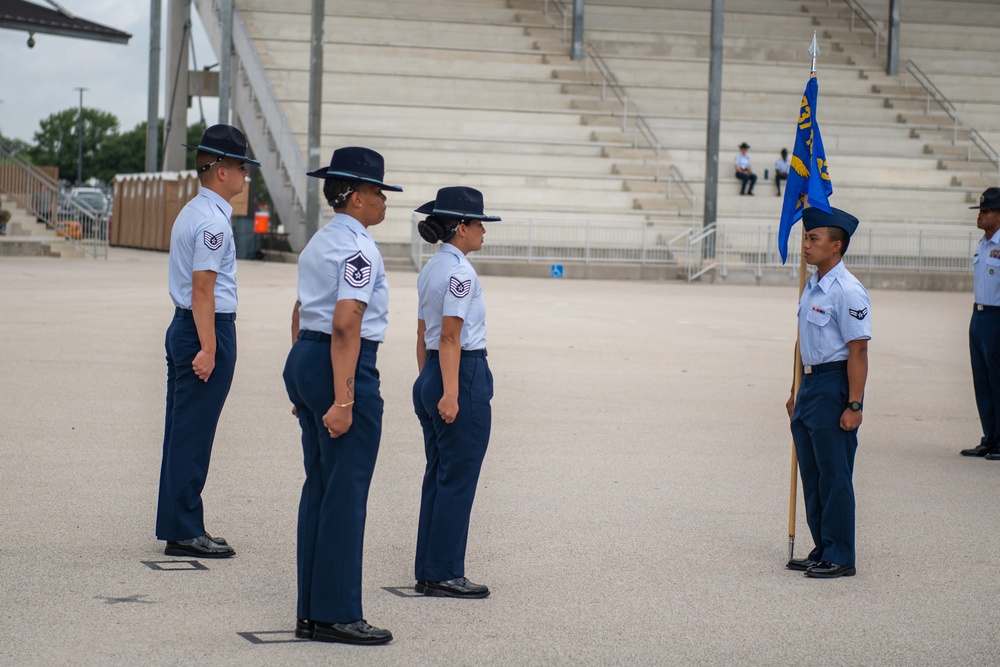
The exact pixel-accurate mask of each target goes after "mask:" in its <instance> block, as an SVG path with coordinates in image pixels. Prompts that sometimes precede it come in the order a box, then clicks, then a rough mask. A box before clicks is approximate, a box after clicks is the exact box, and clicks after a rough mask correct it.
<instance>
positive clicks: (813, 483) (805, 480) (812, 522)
mask: <svg viewBox="0 0 1000 667" xmlns="http://www.w3.org/2000/svg"><path fill="white" fill-rule="evenodd" d="M846 407H847V371H846V370H843V369H841V370H835V371H830V372H827V373H816V374H812V375H805V376H803V378H802V386H801V387H799V393H798V396H797V397H796V399H795V410H794V412H793V413H792V438H793V439H794V440H795V452H796V454H797V455H798V459H799V473H800V474H801V475H802V494H803V499H804V500H805V505H806V522H807V523H808V524H809V532H810V533H812V538H813V544H815V545H816V547H815V548H814V549H813V550H812V552H811V553H810V554H809V558H810V559H811V560H815V561H826V562H829V563H836V564H837V565H843V566H844V567H854V566H855V554H854V482H853V480H852V476H853V475H854V455H855V453H856V452H857V449H858V432H857V431H856V430H855V431H845V430H843V429H842V428H840V416H841V415H842V414H843V413H844V409H845V408H846Z"/></svg>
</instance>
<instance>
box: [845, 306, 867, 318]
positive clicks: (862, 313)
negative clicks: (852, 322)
mask: <svg viewBox="0 0 1000 667" xmlns="http://www.w3.org/2000/svg"><path fill="white" fill-rule="evenodd" d="M847 312H849V313H850V314H851V317H853V318H855V319H858V320H863V319H865V317H867V315H868V309H867V308H862V309H861V310H854V309H853V308H848V309H847Z"/></svg>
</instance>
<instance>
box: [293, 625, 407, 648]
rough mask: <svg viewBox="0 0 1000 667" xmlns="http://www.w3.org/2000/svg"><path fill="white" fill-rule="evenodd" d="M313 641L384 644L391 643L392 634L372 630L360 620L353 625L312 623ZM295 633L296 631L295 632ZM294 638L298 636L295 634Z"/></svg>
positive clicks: (376, 629)
mask: <svg viewBox="0 0 1000 667" xmlns="http://www.w3.org/2000/svg"><path fill="white" fill-rule="evenodd" d="M313 625H314V626H315V627H314V628H313V635H312V638H313V641H317V642H340V643H342V644H385V643H386V642H390V641H392V633H391V632H389V631H388V630H383V629H382V628H373V627H372V626H370V625H368V621H366V620H364V619H361V620H360V621H354V622H353V623H320V622H319V621H315V622H314V623H313ZM296 632H297V631H296ZM296 636H298V635H297V634H296Z"/></svg>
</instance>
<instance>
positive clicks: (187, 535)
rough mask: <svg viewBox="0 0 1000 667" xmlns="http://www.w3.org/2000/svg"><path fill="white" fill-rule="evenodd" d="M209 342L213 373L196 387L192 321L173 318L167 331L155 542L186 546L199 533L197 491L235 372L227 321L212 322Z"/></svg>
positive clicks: (231, 332) (232, 328) (201, 521)
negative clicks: (213, 342)
mask: <svg viewBox="0 0 1000 667" xmlns="http://www.w3.org/2000/svg"><path fill="white" fill-rule="evenodd" d="M215 340H216V349H215V368H214V370H213V371H212V374H211V375H210V376H209V378H208V382H202V381H201V380H199V379H198V376H197V375H195V374H194V369H193V368H192V367H191V363H192V362H193V361H194V358H195V355H197V354H198V352H199V350H201V342H200V341H199V339H198V329H197V328H196V327H195V324H194V320H193V319H191V318H184V317H181V316H175V317H174V319H173V321H172V322H171V323H170V326H169V327H168V328H167V335H166V340H165V343H164V345H165V347H166V352H167V410H166V418H165V420H164V428H163V460H162V463H161V465H160V493H159V501H158V503H157V510H156V537H157V538H158V539H161V540H188V539H191V538H192V537H198V536H199V535H203V534H204V533H205V520H204V510H203V507H202V502H201V491H202V489H204V488H205V479H206V478H207V477H208V464H209V460H210V459H211V456H212V443H213V441H214V440H215V429H216V427H217V426H218V424H219V415H221V414H222V407H223V406H224V405H225V403H226V397H227V396H228V395H229V388H230V387H231V386H232V384H233V371H234V369H235V368H236V324H235V323H234V322H233V321H232V319H216V320H215Z"/></svg>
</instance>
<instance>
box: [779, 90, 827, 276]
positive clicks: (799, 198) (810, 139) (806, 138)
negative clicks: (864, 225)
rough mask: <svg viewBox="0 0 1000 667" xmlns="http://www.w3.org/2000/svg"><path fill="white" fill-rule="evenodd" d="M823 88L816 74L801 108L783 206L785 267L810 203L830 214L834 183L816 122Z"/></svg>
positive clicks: (781, 232)
mask: <svg viewBox="0 0 1000 667" xmlns="http://www.w3.org/2000/svg"><path fill="white" fill-rule="evenodd" d="M818 92H819V84H818V83H817V82H816V75H815V74H813V75H812V77H810V78H809V83H807V84H806V91H805V92H804V93H803V94H802V106H801V107H800V108H799V122H798V129H797V130H796V133H795V150H793V151H792V168H791V169H789V170H788V182H787V183H786V184H785V199H784V201H783V202H782V205H781V222H780V223H779V225H778V252H780V253H781V263H782V264H784V263H785V260H787V259H788V237H789V235H790V234H791V231H792V225H794V224H795V223H796V222H798V221H799V219H800V218H802V211H803V209H805V205H806V202H809V205H810V206H815V207H816V208H818V209H819V210H821V211H824V212H826V213H830V200H829V197H830V195H832V194H833V181H831V180H830V174H829V172H828V171H827V163H826V151H825V150H824V149H823V138H822V137H821V136H820V133H819V124H818V123H817V122H816V96H817V94H818Z"/></svg>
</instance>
